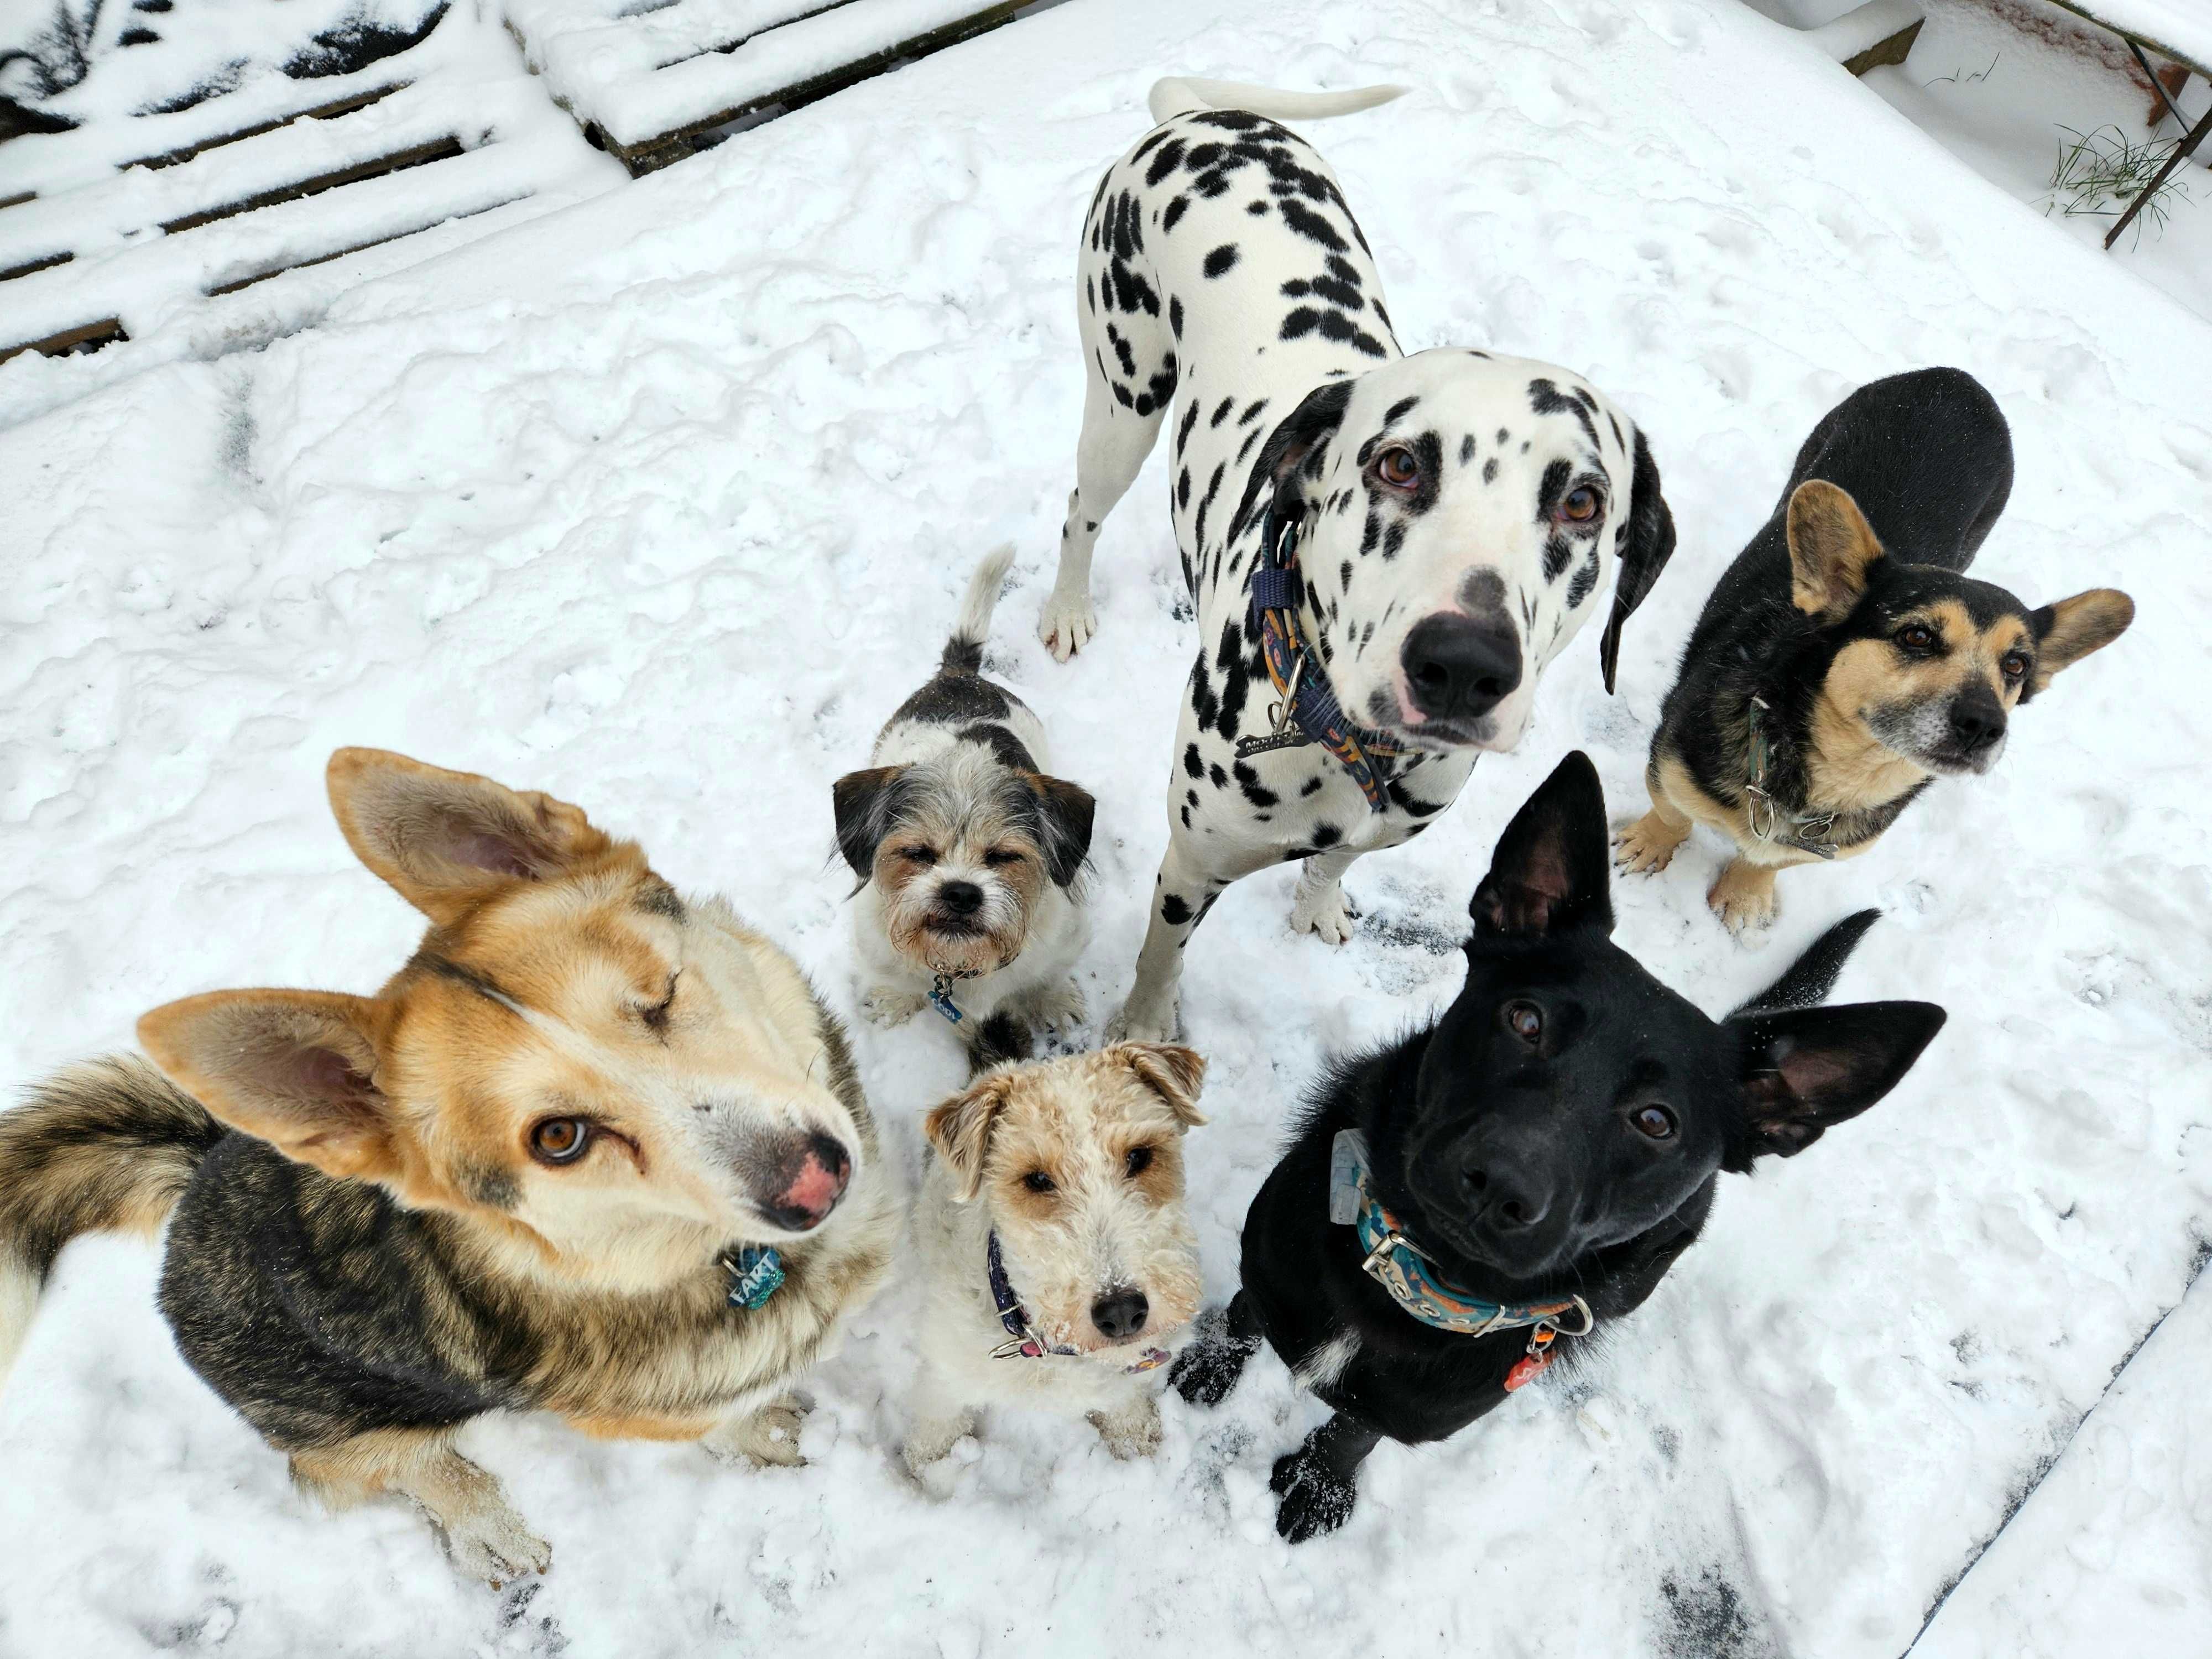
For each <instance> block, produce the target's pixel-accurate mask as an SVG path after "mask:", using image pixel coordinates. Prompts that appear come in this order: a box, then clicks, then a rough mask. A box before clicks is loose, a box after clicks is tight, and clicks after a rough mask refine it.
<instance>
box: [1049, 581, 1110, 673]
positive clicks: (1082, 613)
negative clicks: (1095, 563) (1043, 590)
mask: <svg viewBox="0 0 2212 1659" xmlns="http://www.w3.org/2000/svg"><path fill="white" fill-rule="evenodd" d="M1097 631H1098V613H1097V611H1095V610H1093V609H1092V608H1091V596H1090V595H1089V594H1088V593H1060V592H1054V593H1053V595H1052V596H1051V597H1050V598H1049V599H1046V600H1045V602H1044V609H1043V611H1042V612H1040V613H1039V615H1038V617H1037V638H1039V639H1041V640H1042V641H1044V644H1045V649H1047V650H1048V651H1049V652H1051V653H1052V654H1053V656H1054V658H1055V659H1058V660H1060V661H1061V662H1066V660H1067V659H1069V658H1070V657H1072V656H1073V655H1074V654H1075V653H1077V652H1079V651H1080V650H1082V649H1083V647H1085V646H1086V645H1088V644H1090V643H1091V635H1094V634H1096V633H1097Z"/></svg>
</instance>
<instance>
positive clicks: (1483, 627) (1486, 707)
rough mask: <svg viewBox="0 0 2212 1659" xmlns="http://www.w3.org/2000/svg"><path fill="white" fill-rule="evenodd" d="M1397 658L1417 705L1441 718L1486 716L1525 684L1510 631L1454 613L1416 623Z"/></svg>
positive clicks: (1438, 718) (1408, 694)
mask: <svg viewBox="0 0 2212 1659" xmlns="http://www.w3.org/2000/svg"><path fill="white" fill-rule="evenodd" d="M1398 660H1399V663H1400V665H1401V666H1402V667H1403V668H1404V669H1405V671H1406V694H1407V696H1408V697H1409V698H1410V699H1411V700H1412V702H1413V707H1414V708H1418V709H1419V710H1420V711H1421V713H1422V714H1426V715H1428V716H1430V717H1431V718H1432V719H1437V720H1453V719H1457V720H1473V719H1474V718H1476V717H1477V716H1479V715H1482V714H1488V713H1489V712H1490V711H1491V710H1492V709H1493V708H1496V707H1497V706H1498V704H1499V703H1501V702H1504V700H1505V699H1506V698H1507V697H1509V696H1511V695H1512V694H1513V690H1514V688H1515V687H1516V686H1517V685H1519V684H1521V644H1520V641H1518V640H1516V639H1515V638H1514V636H1513V631H1512V629H1511V628H1510V626H1501V625H1499V624H1498V623H1486V622H1478V621H1476V620H1475V619H1474V617H1469V616H1465V615H1462V613H1461V612H1459V611H1438V612H1437V614H1436V615H1434V616H1432V617H1423V618H1422V619H1421V620H1420V621H1419V622H1418V623H1414V624H1413V632H1412V633H1410V634H1408V635H1406V647H1405V649H1404V650H1403V651H1401V652H1400V653H1399V655H1398Z"/></svg>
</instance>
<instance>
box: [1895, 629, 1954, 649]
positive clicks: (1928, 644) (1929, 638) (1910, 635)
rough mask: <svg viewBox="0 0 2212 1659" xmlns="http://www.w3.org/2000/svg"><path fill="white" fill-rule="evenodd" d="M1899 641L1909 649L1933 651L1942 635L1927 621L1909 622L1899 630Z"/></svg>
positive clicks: (1940, 640)
mask: <svg viewBox="0 0 2212 1659" xmlns="http://www.w3.org/2000/svg"><path fill="white" fill-rule="evenodd" d="M1896 638H1897V642H1898V643H1899V645H1901V646H1903V647H1905V649H1906V650H1907V651H1933V650H1934V649H1935V648H1936V647H1937V646H1939V645H1941V644H1942V642H1943V641H1942V635H1939V634H1937V633H1936V630H1935V629H1932V628H1930V627H1929V625H1928V624H1927V623H1905V626H1904V627H1902V628H1900V629H1898V630H1897V635H1896Z"/></svg>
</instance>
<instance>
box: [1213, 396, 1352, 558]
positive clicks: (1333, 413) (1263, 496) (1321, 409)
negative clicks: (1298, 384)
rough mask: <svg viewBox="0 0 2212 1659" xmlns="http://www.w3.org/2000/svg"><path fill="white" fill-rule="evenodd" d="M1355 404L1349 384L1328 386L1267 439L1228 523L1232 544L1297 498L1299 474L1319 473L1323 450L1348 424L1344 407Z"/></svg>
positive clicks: (1297, 409) (1304, 400) (1302, 405)
mask: <svg viewBox="0 0 2212 1659" xmlns="http://www.w3.org/2000/svg"><path fill="white" fill-rule="evenodd" d="M1351 401H1352V382H1351V381H1350V380H1324V381H1323V382H1322V384H1321V385H1319V386H1316V387H1315V388H1314V389H1313V390H1312V391H1311V392H1308V393H1306V395H1305V397H1304V398H1303V399H1301V400H1300V402H1299V404H1298V406H1297V408H1296V409H1294V410H1291V412H1290V413H1289V414H1288V415H1286V416H1284V417H1283V420H1282V422H1281V423H1280V424H1279V425H1278V426H1277V427H1276V428H1275V429H1274V430H1273V432H1270V433H1269V434H1268V435H1267V442H1265V443H1263V444H1261V446H1260V456H1259V459H1257V460H1255V461H1254V462H1253V463H1252V477H1250V479H1249V481H1247V483H1245V485H1244V499H1243V501H1239V502H1238V503H1237V516H1236V517H1235V518H1233V519H1231V520H1230V521H1229V539H1230V540H1231V541H1232V542H1233V541H1235V540H1236V539H1237V537H1239V536H1241V535H1243V533H1244V531H1245V529H1246V527H1247V526H1249V525H1250V523H1251V521H1252V520H1253V517H1254V516H1255V514H1256V513H1261V512H1263V511H1265V510H1266V508H1267V507H1272V506H1274V505H1276V504H1277V503H1278V501H1279V500H1280V499H1282V498H1295V496H1296V495H1297V487H1298V476H1299V471H1300V469H1301V468H1314V467H1317V465H1318V463H1319V461H1320V459H1321V453H1320V452H1321V449H1322V446H1323V445H1324V444H1326V443H1327V442H1328V441H1329V439H1331V438H1333V437H1334V436H1335V435H1336V432H1337V428H1339V427H1340V426H1342V425H1343V424H1344V406H1345V405H1346V404H1348V403H1350V402H1351ZM1288 504H1290V503H1289V502H1288V501H1285V505H1288Z"/></svg>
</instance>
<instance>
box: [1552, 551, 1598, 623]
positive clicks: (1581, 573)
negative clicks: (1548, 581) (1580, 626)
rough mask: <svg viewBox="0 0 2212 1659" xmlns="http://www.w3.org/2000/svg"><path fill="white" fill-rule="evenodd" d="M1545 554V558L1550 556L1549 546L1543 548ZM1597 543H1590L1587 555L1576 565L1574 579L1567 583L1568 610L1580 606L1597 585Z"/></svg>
mask: <svg viewBox="0 0 2212 1659" xmlns="http://www.w3.org/2000/svg"><path fill="white" fill-rule="evenodd" d="M1545 556H1547V558H1548V557H1549V556H1550V549H1549V548H1547V549H1546V550H1545ZM1597 573H1598V557H1597V544H1596V543H1595V542H1592V543H1591V544H1590V550H1589V557H1588V558H1587V559H1584V560H1583V562H1582V563H1581V564H1580V565H1579V566H1578V567H1577V568H1576V570H1575V579H1574V580H1572V581H1571V582H1569V583H1568V584H1567V609H1568V610H1570V611H1573V610H1577V609H1578V608H1579V607H1580V606H1581V605H1582V602H1583V600H1584V599H1588V598H1589V596H1590V590H1591V589H1592V588H1594V587H1595V586H1597Z"/></svg>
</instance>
